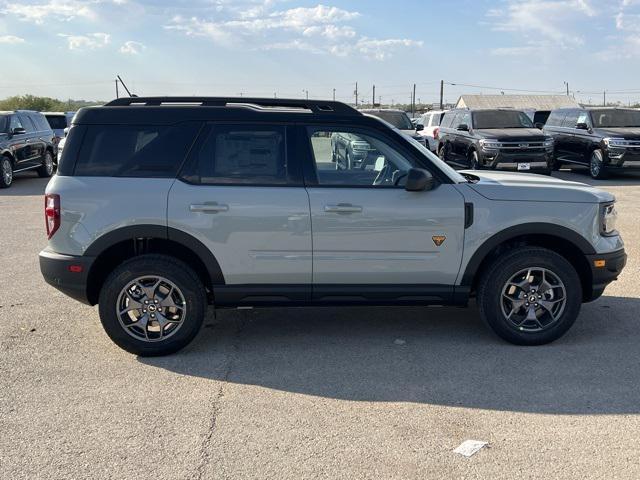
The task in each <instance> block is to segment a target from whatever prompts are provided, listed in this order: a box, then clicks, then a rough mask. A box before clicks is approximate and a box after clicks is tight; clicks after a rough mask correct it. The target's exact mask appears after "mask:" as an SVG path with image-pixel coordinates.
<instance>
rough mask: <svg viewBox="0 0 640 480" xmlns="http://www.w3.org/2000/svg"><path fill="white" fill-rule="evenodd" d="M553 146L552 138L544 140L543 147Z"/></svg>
mask: <svg viewBox="0 0 640 480" xmlns="http://www.w3.org/2000/svg"><path fill="white" fill-rule="evenodd" d="M551 147H553V138H548V139H546V140H545V141H544V148H551Z"/></svg>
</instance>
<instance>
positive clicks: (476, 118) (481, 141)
mask: <svg viewBox="0 0 640 480" xmlns="http://www.w3.org/2000/svg"><path fill="white" fill-rule="evenodd" d="M438 154H439V156H440V158H441V159H442V160H444V161H446V162H448V163H451V164H454V165H459V166H463V167H467V166H468V167H471V168H472V169H474V170H480V169H495V170H514V171H526V172H529V171H532V172H538V173H543V174H547V175H548V174H550V173H551V168H552V163H553V138H552V137H550V136H549V135H544V134H543V133H542V132H541V131H540V130H539V129H537V128H535V126H534V125H533V123H532V122H531V119H530V118H529V117H528V116H527V114H526V113H524V112H522V111H519V110H512V109H478V110H468V109H454V110H449V111H448V112H447V113H445V114H444V117H443V119H442V123H441V124H440V128H439V131H438Z"/></svg>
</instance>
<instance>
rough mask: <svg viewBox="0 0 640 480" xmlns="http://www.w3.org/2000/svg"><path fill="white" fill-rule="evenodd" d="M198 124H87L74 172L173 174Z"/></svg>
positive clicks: (92, 174)
mask: <svg viewBox="0 0 640 480" xmlns="http://www.w3.org/2000/svg"><path fill="white" fill-rule="evenodd" d="M199 127H200V124H199V123H197V122H185V123H179V124H176V125H88V126H87V127H86V132H85V134H84V140H83V142H82V147H81V148H80V152H79V154H78V158H77V161H76V166H75V175H78V176H90V177H96V176H104V177H152V178H172V177H175V176H176V174H177V172H178V169H179V168H180V166H181V165H182V162H183V161H184V158H185V156H186V155H187V152H188V150H189V148H190V147H191V145H192V144H193V141H194V139H195V137H196V135H197V132H198V129H199Z"/></svg>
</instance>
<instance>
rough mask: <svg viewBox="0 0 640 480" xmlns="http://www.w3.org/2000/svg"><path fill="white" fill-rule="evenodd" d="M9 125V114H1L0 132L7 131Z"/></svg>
mask: <svg viewBox="0 0 640 480" xmlns="http://www.w3.org/2000/svg"><path fill="white" fill-rule="evenodd" d="M8 126H9V117H8V116H7V115H0V133H7V130H8V128H7V127H8Z"/></svg>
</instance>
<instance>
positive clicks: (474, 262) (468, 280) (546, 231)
mask: <svg viewBox="0 0 640 480" xmlns="http://www.w3.org/2000/svg"><path fill="white" fill-rule="evenodd" d="M525 235H544V236H548V237H557V238H560V239H562V240H565V241H568V242H570V243H572V244H573V245H575V247H576V248H577V249H579V250H580V252H582V253H583V254H584V255H593V254H595V253H596V250H595V249H594V248H593V245H591V243H589V241H587V239H586V238H584V237H583V236H582V235H580V234H579V233H578V232H576V231H575V230H571V229H570V228H567V227H564V226H562V225H556V224H553V223H542V222H540V223H524V224H522V225H515V226H513V227H509V228H506V229H504V230H502V231H500V232H498V233H496V234H495V235H493V236H492V237H490V238H489V239H487V240H486V241H485V242H484V243H483V244H482V245H481V246H480V247H479V248H478V249H477V250H476V251H475V252H474V254H473V256H472V257H471V259H470V260H469V263H467V266H466V268H465V270H464V275H463V276H462V279H461V282H460V284H461V285H463V286H471V285H472V284H473V279H474V277H475V275H476V273H477V272H478V269H479V268H480V265H482V262H483V261H484V260H485V258H487V255H489V253H491V251H492V250H493V249H494V248H496V247H497V246H498V245H501V244H503V243H506V242H508V241H510V240H514V239H516V238H518V237H522V236H525Z"/></svg>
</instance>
